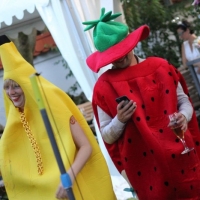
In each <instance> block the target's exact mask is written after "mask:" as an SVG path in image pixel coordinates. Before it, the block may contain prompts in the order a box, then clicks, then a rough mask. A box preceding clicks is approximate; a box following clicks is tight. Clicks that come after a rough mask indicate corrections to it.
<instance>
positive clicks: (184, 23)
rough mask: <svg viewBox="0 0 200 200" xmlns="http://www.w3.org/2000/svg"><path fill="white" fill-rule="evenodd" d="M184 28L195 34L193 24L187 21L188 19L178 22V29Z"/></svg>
mask: <svg viewBox="0 0 200 200" xmlns="http://www.w3.org/2000/svg"><path fill="white" fill-rule="evenodd" d="M179 28H180V29H182V30H183V31H186V30H187V29H189V30H190V34H193V33H194V30H193V28H192V26H191V24H190V23H189V22H188V21H187V20H182V21H181V22H179V23H178V24H177V29H179Z"/></svg>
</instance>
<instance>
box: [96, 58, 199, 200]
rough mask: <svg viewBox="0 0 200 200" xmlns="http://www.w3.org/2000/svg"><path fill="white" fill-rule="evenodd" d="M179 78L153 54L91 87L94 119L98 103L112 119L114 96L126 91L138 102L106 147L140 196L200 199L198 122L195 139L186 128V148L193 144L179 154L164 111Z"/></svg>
mask: <svg viewBox="0 0 200 200" xmlns="http://www.w3.org/2000/svg"><path fill="white" fill-rule="evenodd" d="M178 81H179V76H178V75H177V71H176V70H175V68H174V67H173V66H171V65H169V64H168V63H167V62H166V61H165V60H163V59H160V58H153V57H152V58H148V59H146V60H145V61H143V62H142V63H139V64H138V65H134V66H132V67H128V68H126V69H123V73H122V72H121V70H109V71H107V72H105V73H104V74H103V75H102V76H101V77H100V78H99V80H98V81H97V83H96V85H95V88H94V96H93V108H94V113H95V117H96V119H97V121H98V114H97V105H98V106H99V107H100V108H101V109H102V110H104V111H105V112H106V113H107V114H108V115H110V116H111V117H112V118H113V117H114V116H115V115H116V114H117V113H116V106H117V104H116V103H115V98H117V97H119V96H122V95H125V94H126V95H127V96H128V98H129V99H133V100H134V101H136V102H137V110H136V112H135V113H134V114H133V116H132V119H131V120H130V121H129V122H128V123H127V125H126V128H125V130H124V133H123V134H122V136H121V137H120V139H118V140H117V142H115V143H114V144H112V145H109V144H106V147H107V149H108V152H109V154H110V156H111V158H112V160H113V162H114V164H115V166H116V167H117V169H118V170H119V171H120V172H121V171H122V170H123V169H125V171H126V173H127V176H128V178H129V181H130V182H131V184H132V186H133V188H134V189H135V190H136V192H137V194H138V197H139V199H140V200H142V199H145V200H146V199H150V200H152V199H162V200H163V199H199V197H200V165H199V163H200V162H199V156H200V146H199V141H200V134H199V130H198V126H196V130H195V131H196V132H195V131H194V133H193V134H194V135H195V140H194V139H193V138H192V135H191V133H190V132H189V130H188V131H187V132H186V133H185V139H186V142H187V144H188V146H190V147H195V150H194V151H191V152H190V153H188V154H185V155H181V152H182V150H183V144H182V143H181V142H180V141H179V139H178V138H177V137H176V136H175V135H174V133H173V132H172V130H171V129H170V128H169V127H167V125H168V123H169V119H168V114H170V113H173V112H175V111H177V97H176V87H177V83H178ZM160 99H162V100H160ZM98 123H99V122H98ZM195 133H196V134H195ZM191 191H192V192H191Z"/></svg>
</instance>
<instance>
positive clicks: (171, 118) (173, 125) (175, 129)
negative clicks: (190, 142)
mask: <svg viewBox="0 0 200 200" xmlns="http://www.w3.org/2000/svg"><path fill="white" fill-rule="evenodd" d="M169 121H170V122H169V126H170V128H171V129H172V130H173V132H174V134H175V135H176V136H177V137H178V138H179V139H180V141H181V142H182V143H183V146H184V148H185V149H184V150H183V152H182V153H181V154H185V153H188V152H190V151H192V150H193V149H194V148H193V147H192V148H189V147H188V146H187V144H186V142H185V139H184V132H183V130H181V125H179V124H177V113H173V114H171V115H169Z"/></svg>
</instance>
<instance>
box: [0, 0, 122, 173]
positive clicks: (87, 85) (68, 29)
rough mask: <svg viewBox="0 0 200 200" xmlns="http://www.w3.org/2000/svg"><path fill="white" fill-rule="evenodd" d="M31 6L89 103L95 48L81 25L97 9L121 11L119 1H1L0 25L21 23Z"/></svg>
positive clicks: (30, 10)
mask: <svg viewBox="0 0 200 200" xmlns="http://www.w3.org/2000/svg"><path fill="white" fill-rule="evenodd" d="M35 7H36V9H37V12H38V13H39V15H40V17H41V18H42V20H43V22H44V23H45V25H46V26H47V28H48V29H49V31H50V32H51V35H52V36H53V38H54V40H55V42H56V44H57V46H58V48H59V50H60V52H61V54H62V56H63V58H64V59H65V60H66V61H67V63H68V64H69V67H70V69H71V70H72V72H73V74H74V76H75V77H76V79H77V81H78V82H79V84H80V86H81V88H82V90H83V92H84V93H85V95H86V97H87V98H88V99H89V100H91V97H92V91H93V87H94V84H95V82H96V80H97V78H98V75H97V74H94V73H93V72H92V71H91V70H90V69H89V68H88V66H87V64H86V62H85V60H86V58H87V56H88V55H89V54H91V53H92V52H93V51H94V50H95V49H94V46H93V44H92V42H91V33H89V32H88V33H84V32H83V29H84V26H83V25H82V24H81V22H82V21H87V20H92V19H97V18H99V15H100V8H101V7H105V8H106V11H110V10H113V11H114V12H122V9H121V4H120V0H1V3H0V25H4V27H5V24H7V25H11V24H12V23H13V21H14V19H15V18H17V19H18V20H23V16H24V13H25V12H24V11H25V10H27V11H28V12H29V13H34V12H35ZM27 11H26V12H27ZM14 16H15V17H14ZM122 20H123V19H122V18H121V21H122ZM0 31H1V29H0ZM96 132H97V135H98V139H99V143H100V147H101V149H102V151H103V153H104V156H105V158H106V161H107V163H108V166H109V170H110V173H111V175H119V173H118V172H117V170H116V168H115V167H114V165H113V163H112V161H111V159H110V158H109V156H108V153H107V151H106V149H105V146H104V144H103V141H102V139H101V136H100V133H99V131H98V128H97V131H96Z"/></svg>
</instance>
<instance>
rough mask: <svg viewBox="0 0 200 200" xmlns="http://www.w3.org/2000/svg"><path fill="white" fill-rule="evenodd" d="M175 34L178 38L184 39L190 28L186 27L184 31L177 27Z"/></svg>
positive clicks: (187, 37)
mask: <svg viewBox="0 0 200 200" xmlns="http://www.w3.org/2000/svg"><path fill="white" fill-rule="evenodd" d="M177 34H178V36H179V38H180V39H182V40H184V41H185V40H188V39H189V36H190V30H189V29H188V28H187V29H186V31H184V30H183V29H181V28H179V29H177Z"/></svg>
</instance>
